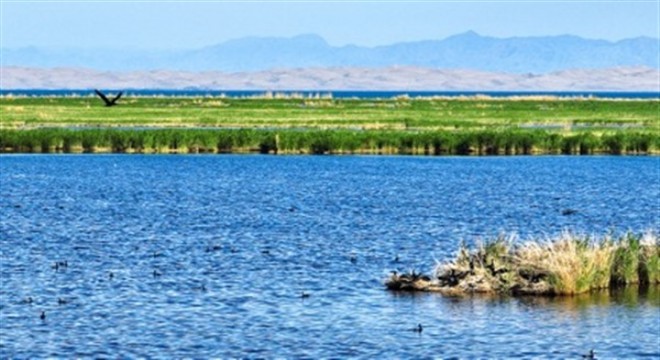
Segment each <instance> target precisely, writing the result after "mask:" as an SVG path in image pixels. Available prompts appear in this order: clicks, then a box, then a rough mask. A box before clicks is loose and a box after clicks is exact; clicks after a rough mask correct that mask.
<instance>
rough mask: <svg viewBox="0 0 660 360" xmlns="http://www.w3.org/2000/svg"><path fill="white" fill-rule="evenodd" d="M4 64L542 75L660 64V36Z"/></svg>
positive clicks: (293, 46)
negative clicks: (381, 69) (413, 69)
mask: <svg viewBox="0 0 660 360" xmlns="http://www.w3.org/2000/svg"><path fill="white" fill-rule="evenodd" d="M0 51H2V58H3V61H2V63H3V66H26V67H37V68H38V67H41V68H49V67H85V68H92V69H95V70H106V71H135V70H156V69H161V70H181V71H223V72H254V71H264V70H271V69H273V68H309V67H362V68H375V67H391V66H415V67H424V68H434V69H472V70H480V71H489V72H507V73H533V74H543V73H548V72H553V71H560V70H566V69H572V68H581V69H599V68H601V69H602V68H613V67H620V66H646V67H650V68H660V64H659V63H658V58H657V54H658V53H659V52H660V40H659V39H654V38H650V37H646V36H640V37H635V38H628V39H621V40H618V41H607V40H594V39H585V38H582V37H579V36H575V35H556V36H535V37H509V38H497V37H490V36H482V35H479V34H478V33H476V32H474V31H468V32H464V33H461V34H456V35H452V36H449V37H446V38H444V39H440V40H419V41H409V42H398V43H394V44H391V45H379V46H374V47H366V46H358V45H343V46H332V45H329V44H328V43H327V41H326V40H325V39H324V38H323V37H321V36H319V35H316V34H301V35H297V36H293V37H287V38H285V37H275V36H272V37H255V36H252V37H244V38H239V39H232V40H227V41H225V42H222V43H219V44H214V45H209V46H205V47H201V48H197V49H188V50H153V51H152V50H131V49H124V50H111V49H71V48H68V49H64V48H62V49H59V48H55V49H52V48H51V49H46V48H38V47H26V48H17V49H7V48H3V49H0Z"/></svg>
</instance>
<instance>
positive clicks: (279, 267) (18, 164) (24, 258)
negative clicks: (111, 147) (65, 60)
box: [0, 155, 660, 358]
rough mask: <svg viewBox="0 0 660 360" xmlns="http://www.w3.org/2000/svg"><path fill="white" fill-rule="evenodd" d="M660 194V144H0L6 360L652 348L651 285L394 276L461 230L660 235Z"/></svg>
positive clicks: (630, 352) (657, 313) (603, 353)
mask: <svg viewBox="0 0 660 360" xmlns="http://www.w3.org/2000/svg"><path fill="white" fill-rule="evenodd" d="M658 199H660V158H658V157H596V156H593V157H560V156H547V157H545V156H537V157H488V158H486V157H469V158H468V157H450V158H447V157H432V158H427V157H367V156H364V157H350V156H341V157H330V156H328V157H325V156H319V157H313V156H246V155H234V156H232V155H208V156H193V155H184V156H177V155H72V156H67V155H8V156H0V281H1V284H0V285H1V286H0V357H3V358H4V357H9V358H28V357H37V358H43V357H111V358H117V357H119V358H122V357H168V358H171V357H173V358H181V357H193V358H208V357H220V358H228V357H231V358H235V357H240V358H260V357H269V358H271V357H286V358H292V357H293V358H300V357H302V358H329V357H335V358H346V357H351V358H354V357H358V358H393V357H394V358H412V357H414V358H439V357H442V358H450V357H460V358H472V357H478V358H502V357H541V358H545V357H548V358H581V356H580V355H581V354H585V353H587V352H588V351H589V350H590V349H595V351H596V354H597V356H599V357H601V358H613V357H618V358H642V357H649V358H658V357H659V356H660V340H659V338H658V334H659V333H660V291H659V290H658V289H657V288H652V289H651V290H649V291H638V290H637V289H634V288H631V289H628V290H627V291H621V292H616V293H612V294H610V293H598V294H590V295H585V296H579V297H573V298H501V297H494V298H493V297H483V296H475V297H467V298H447V297H442V296H440V295H437V294H417V295H411V294H397V293H392V292H388V291H386V290H385V288H384V286H383V280H384V278H385V277H386V276H387V275H388V273H389V271H390V270H395V269H396V270H408V269H413V268H414V269H417V270H423V271H426V272H428V271H430V270H431V269H432V267H433V266H434V264H435V262H436V261H444V260H448V259H450V258H452V256H453V254H454V253H455V251H456V250H457V246H458V244H459V242H460V241H461V240H462V239H465V240H467V241H468V242H470V241H473V240H474V239H475V237H492V236H495V235H497V234H499V233H501V232H507V233H509V232H515V233H517V234H519V236H520V237H521V238H523V239H525V238H528V237H530V236H535V237H539V236H549V235H556V234H559V233H560V232H561V231H562V230H565V229H570V230H573V231H576V232H580V233H587V234H599V235H602V234H605V233H606V232H608V231H625V230H632V231H635V232H641V231H647V230H651V231H655V232H658V231H659V230H660V223H659V222H660V220H659V219H660V209H659V207H658ZM564 209H574V210H577V213H575V214H573V215H570V216H565V215H562V210H564ZM351 257H355V258H356V259H357V261H356V262H352V261H351ZM396 257H398V259H399V261H398V262H397V261H395V258H396ZM58 261H66V262H67V265H68V266H67V267H60V268H59V269H54V268H53V265H54V264H55V263H56V262H58ZM111 274H112V275H111ZM303 292H305V293H308V294H309V295H310V296H309V297H308V298H304V299H303V298H301V294H302V293H303ZM28 297H31V298H32V300H33V301H32V303H29V304H28V303H25V301H24V300H25V299H27V298H28ZM60 298H61V299H62V300H63V302H64V303H62V304H59V303H58V299H60ZM42 311H45V314H46V319H45V320H41V319H40V314H41V312H42ZM418 323H421V324H423V326H424V331H423V332H422V333H421V334H418V333H415V332H412V331H410V329H411V328H413V327H415V326H416V325H417V324H418Z"/></svg>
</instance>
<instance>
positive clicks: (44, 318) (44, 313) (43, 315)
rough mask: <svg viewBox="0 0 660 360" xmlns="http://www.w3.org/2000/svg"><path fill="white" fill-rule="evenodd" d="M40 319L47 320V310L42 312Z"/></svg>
mask: <svg viewBox="0 0 660 360" xmlns="http://www.w3.org/2000/svg"><path fill="white" fill-rule="evenodd" d="M39 319H41V320H46V312H45V311H42V312H41V315H39Z"/></svg>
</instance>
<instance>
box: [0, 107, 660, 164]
mask: <svg viewBox="0 0 660 360" xmlns="http://www.w3.org/2000/svg"><path fill="white" fill-rule="evenodd" d="M659 109H660V101H658V100H604V99H579V98H577V99H566V98H555V97H529V98H506V99H494V98H484V97H471V98H433V97H430V98H420V99H410V98H407V97H399V98H394V99H380V100H378V99H332V98H327V97H326V98H322V97H316V98H303V97H288V98H248V99H236V98H223V97H196V98H185V97H184V98H181V97H130V96H129V97H126V98H122V99H121V100H120V102H119V105H118V106H115V107H111V108H107V107H104V106H103V104H102V102H101V101H100V100H99V99H98V98H96V97H94V96H89V97H12V96H3V97H0V151H2V152H67V153H68V152H73V153H75V152H119V153H123V152H137V153H170V152H176V153H188V152H190V153H201V152H203V153H227V152H232V153H249V152H261V153H278V154H289V153H312V154H326V153H329V154H353V153H356V154H429V155H442V154H461V155H463V154H484V155H486V154H534V153H548V154H594V153H610V154H624V153H658V152H660V128H659V127H658V124H657V123H658V111H659Z"/></svg>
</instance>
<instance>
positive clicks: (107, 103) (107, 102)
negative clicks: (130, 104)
mask: <svg viewBox="0 0 660 360" xmlns="http://www.w3.org/2000/svg"><path fill="white" fill-rule="evenodd" d="M94 92H95V93H96V95H98V96H99V97H100V98H101V99H102V100H103V102H104V103H105V106H114V105H117V100H119V98H120V97H121V96H122V94H124V92H123V91H120V92H119V94H117V96H115V97H114V98H112V100H110V99H108V98H107V97H106V96H105V95H103V93H102V92H100V91H98V90H96V89H94Z"/></svg>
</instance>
